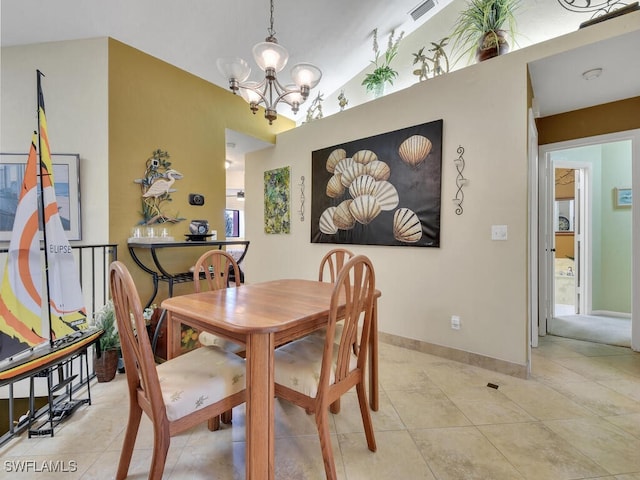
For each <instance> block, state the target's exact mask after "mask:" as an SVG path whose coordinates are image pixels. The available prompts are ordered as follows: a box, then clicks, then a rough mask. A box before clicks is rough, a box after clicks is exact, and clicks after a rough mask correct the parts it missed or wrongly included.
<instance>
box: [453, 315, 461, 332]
mask: <svg viewBox="0 0 640 480" xmlns="http://www.w3.org/2000/svg"><path fill="white" fill-rule="evenodd" d="M451 328H453V329H454V330H460V317H459V316H458V315H451Z"/></svg>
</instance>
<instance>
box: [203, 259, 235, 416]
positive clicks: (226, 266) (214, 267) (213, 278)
mask: <svg viewBox="0 0 640 480" xmlns="http://www.w3.org/2000/svg"><path fill="white" fill-rule="evenodd" d="M239 272H240V267H239V266H238V263H237V262H236V259H235V258H234V257H233V255H231V254H230V253H228V252H225V251H224V250H219V249H214V250H209V251H207V252H205V253H203V254H202V255H201V256H200V258H198V260H196V264H195V266H194V270H193V285H194V287H193V289H194V291H195V292H196V293H199V292H201V291H203V290H204V289H205V288H206V289H208V290H220V289H222V288H228V287H230V286H232V285H233V286H235V287H239V286H240V285H241V283H240V281H241V275H240V273H239ZM231 279H233V280H231ZM198 341H199V342H200V345H203V346H206V347H216V348H220V349H222V350H224V351H226V352H230V353H234V354H238V355H241V356H244V351H245V350H246V346H245V345H241V344H239V343H237V342H232V341H231V340H227V339H226V338H223V337H221V336H219V335H216V334H214V333H210V332H200V333H199V334H198ZM232 420H233V412H232V411H231V409H229V410H227V411H226V412H223V413H222V415H221V416H220V417H219V419H218V418H216V419H211V420H210V421H209V428H214V427H215V425H216V424H218V422H219V421H222V422H223V423H231V422H232Z"/></svg>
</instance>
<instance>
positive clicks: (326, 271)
mask: <svg viewBox="0 0 640 480" xmlns="http://www.w3.org/2000/svg"><path fill="white" fill-rule="evenodd" d="M354 256H355V254H354V253H353V252H352V251H351V250H348V249H346V248H334V249H332V250H329V251H328V252H327V253H326V254H325V255H324V257H322V260H320V268H319V270H318V281H320V282H327V281H328V282H331V283H335V281H336V279H337V278H338V273H340V270H341V269H342V267H343V266H344V264H345V263H346V262H347V261H349V260H350V259H351V258H353V257H354ZM342 326H343V323H342V322H341V321H340V319H338V323H337V324H336V331H335V338H336V341H340V336H341V335H342ZM326 333H327V329H326V328H321V329H319V330H316V331H315V332H313V333H312V334H311V335H315V336H318V335H320V336H324V335H326ZM331 413H340V399H338V400H336V401H335V402H334V403H333V405H331Z"/></svg>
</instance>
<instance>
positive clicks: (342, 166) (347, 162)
mask: <svg viewBox="0 0 640 480" xmlns="http://www.w3.org/2000/svg"><path fill="white" fill-rule="evenodd" d="M354 163H355V162H354V161H353V158H351V157H346V158H343V159H342V160H340V161H339V162H338V163H337V164H336V168H335V170H334V171H333V173H344V171H345V170H347V169H348V168H350V167H351V166H352V165H353V164H354Z"/></svg>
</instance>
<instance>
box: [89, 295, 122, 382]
mask: <svg viewBox="0 0 640 480" xmlns="http://www.w3.org/2000/svg"><path fill="white" fill-rule="evenodd" d="M93 320H94V325H95V326H96V327H98V328H100V329H102V330H103V332H104V333H103V334H102V336H101V337H100V340H99V341H98V344H97V347H98V350H99V351H98V352H97V355H96V356H95V357H94V358H93V368H94V371H95V372H96V378H97V379H98V382H110V381H111V380H113V377H115V376H116V370H117V368H118V358H119V357H120V336H119V335H118V328H117V324H116V314H115V310H114V308H113V301H111V300H108V301H107V303H105V304H104V306H103V307H102V308H101V309H100V310H98V311H97V312H95V314H94V316H93Z"/></svg>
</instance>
